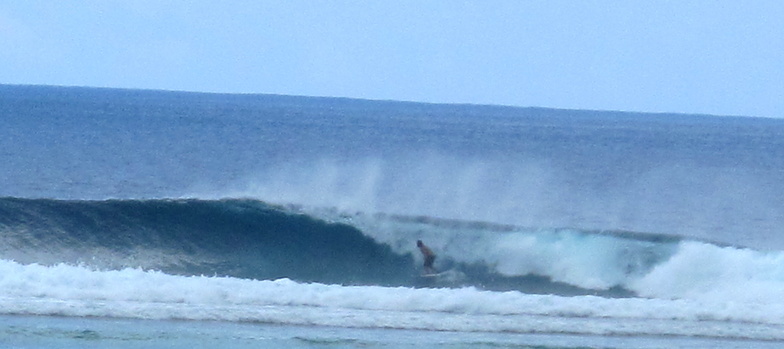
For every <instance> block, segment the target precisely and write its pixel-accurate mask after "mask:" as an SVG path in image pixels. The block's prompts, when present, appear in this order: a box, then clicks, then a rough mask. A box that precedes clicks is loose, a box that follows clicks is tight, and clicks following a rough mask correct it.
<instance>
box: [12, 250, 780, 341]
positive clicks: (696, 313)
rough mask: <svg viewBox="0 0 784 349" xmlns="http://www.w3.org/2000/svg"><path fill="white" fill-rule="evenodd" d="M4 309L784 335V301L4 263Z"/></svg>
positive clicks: (454, 327)
mask: <svg viewBox="0 0 784 349" xmlns="http://www.w3.org/2000/svg"><path fill="white" fill-rule="evenodd" d="M0 313H2V314H35V315H64V316H102V317H129V318H140V319H188V320H218V321H255V322H266V323H280V324H294V325H325V326H345V327H382V328H407V329H431V330H450V331H490V332H500V331H504V332H524V333H531V332H544V333H584V334H624V335H641V334H654V335H695V336H711V337H737V338H757V339H775V340H784V331H782V329H784V304H781V303H777V304H762V303H753V302H750V303H743V302H719V301H715V300H711V301H705V300H687V299H681V300H666V299H640V298H635V299H606V298H599V297H593V296H583V297H559V296H548V295H527V294H522V293H519V292H489V291H480V290H476V289H473V288H463V289H412V288H402V287H397V288H390V287H376V286H340V285H323V284H301V283H297V282H294V281H291V280H287V279H281V280H275V281H254V280H242V279H235V278H219V277H185V276H173V275H167V274H163V273H160V272H154V271H143V270H139V269H125V270H119V271H94V270H90V269H87V268H84V267H78V266H70V265H54V266H41V265H22V264H18V263H15V262H12V261H6V260H0Z"/></svg>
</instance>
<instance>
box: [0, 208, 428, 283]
mask: <svg viewBox="0 0 784 349" xmlns="http://www.w3.org/2000/svg"><path fill="white" fill-rule="evenodd" d="M0 241H2V242H3V245H2V246H3V247H0V258H3V259H13V260H16V261H19V262H22V263H42V264H55V263H74V264H82V265H87V266H91V267H95V268H100V269H115V268H125V267H140V268H145V269H156V270H161V271H163V272H167V273H175V274H183V275H200V274H205V275H219V276H232V277H239V278H253V279H276V278H283V277H286V278H291V279H295V280H299V281H306V282H322V283H338V284H380V285H400V284H405V283H409V282H410V280H411V279H412V277H413V274H412V273H414V272H415V269H414V268H412V266H413V260H412V257H411V255H410V254H396V253H393V252H392V251H391V249H390V248H389V247H387V246H385V245H383V244H379V243H377V242H375V241H374V240H373V239H371V238H369V237H367V236H365V235H363V234H362V233H361V232H360V231H359V230H357V229H356V228H353V227H350V226H348V225H344V224H335V223H328V222H325V221H323V220H319V219H315V218H312V217H309V216H307V215H303V214H297V213H294V212H291V211H288V210H286V209H284V208H282V207H277V206H272V205H269V204H266V203H263V202H261V201H255V200H209V201H208V200H106V201H64V200H50V199H19V198H2V199H0Z"/></svg>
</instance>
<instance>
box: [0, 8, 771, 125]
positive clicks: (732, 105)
mask: <svg viewBox="0 0 784 349" xmlns="http://www.w3.org/2000/svg"><path fill="white" fill-rule="evenodd" d="M0 83H11V84H47V85H78V86H100V87H127V88H150V89H168V90H187V91H207V92H245V93H276V94H292V95H311V96H343V97H358V98H370V99H394V100H409V101H426V102H459V103H482V104H505V105H517V106H542V107H555V108H576V109H602V110H629V111H646V112H686V113H708V114H721V115H752V116H772V117H784V1H780V0H770V1H765V0H750V1H739V0H738V1H708V0H702V1H700V0H694V1H691V0H689V1H687V0H683V1H681V0H673V1H620V0H619V1H601V0H596V1H577V0H575V1H559V0H549V1H523V0H520V1H427V0H412V1H407V0H402V1H401V0H395V1H198V0H187V1H164V0H135V1H131V0H128V1H110V0H109V1H106V0H96V1H57V0H51V1H26V0H25V1H22V0H20V1H15V0H0Z"/></svg>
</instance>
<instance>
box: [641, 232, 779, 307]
mask: <svg viewBox="0 0 784 349" xmlns="http://www.w3.org/2000/svg"><path fill="white" fill-rule="evenodd" d="M629 286H630V288H632V289H633V290H635V291H637V292H638V293H639V294H641V295H644V296H649V297H659V298H691V299H703V300H716V301H723V302H756V303H768V304H772V303H773V304H781V303H784V298H783V297H782V294H784V252H760V251H754V250H750V249H740V248H734V247H719V246H715V245H711V244H707V243H700V242H683V243H681V244H680V247H679V249H678V251H677V253H676V254H675V255H673V257H672V258H670V259H669V260H667V261H666V262H665V263H662V264H660V265H658V266H657V267H656V268H655V269H653V270H652V271H651V272H650V273H649V274H647V275H646V276H645V277H643V278H641V279H639V280H636V281H634V282H631V283H630V285H629Z"/></svg>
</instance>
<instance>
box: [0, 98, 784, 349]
mask: <svg viewBox="0 0 784 349" xmlns="http://www.w3.org/2000/svg"><path fill="white" fill-rule="evenodd" d="M0 120H2V126H0V183H1V184H2V185H1V186H0V346H2V347H7V348H91V347H96V348H155V347H166V348H194V347H205V348H206V347H219V346H230V347H234V348H245V347H248V348H249V347H267V348H277V347H280V348H284V347H285V348H311V347H384V348H413V347H420V346H423V345H424V346H429V347H437V348H499V347H501V348H507V347H508V348H665V347H666V348H695V347H712V348H773V347H778V346H780V342H781V341H784V298H782V297H781V295H782V294H784V235H783V234H781V233H780V232H781V227H782V226H784V210H782V209H783V208H784V120H778V119H768V118H750V117H733V116H709V115H684V114H652V113H632V112H610V111H591V110H560V109H547V108H518V107H506V106H486V105H468V104H465V105H454V104H452V105H445V104H424V103H410V102H397V101H369V100H355V99H346V98H319V97H296V96H280V95H259V94H207V93H189V92H172V91H148V90H128V89H99V88H83V87H50V86H19V85H0ZM417 240H422V241H424V242H425V244H427V245H428V246H429V247H430V248H431V249H432V250H433V251H434V252H435V253H436V255H437V258H436V261H435V268H436V269H437V271H438V272H439V274H438V275H437V276H435V277H422V274H423V272H424V270H423V266H422V263H423V258H422V256H421V254H420V253H419V251H418V250H417V247H416V241H417Z"/></svg>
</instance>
